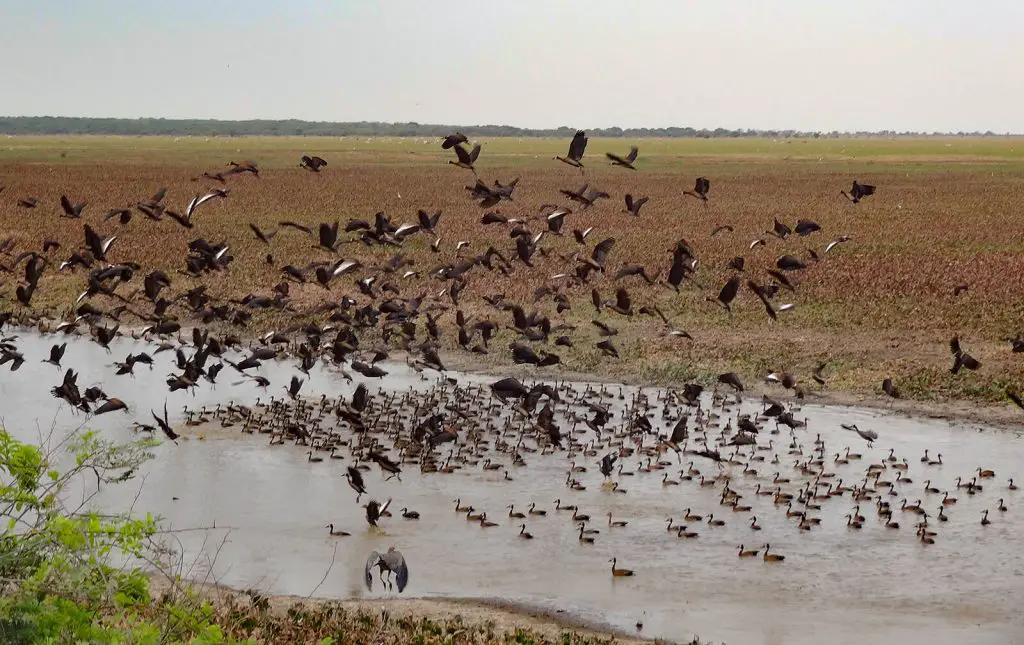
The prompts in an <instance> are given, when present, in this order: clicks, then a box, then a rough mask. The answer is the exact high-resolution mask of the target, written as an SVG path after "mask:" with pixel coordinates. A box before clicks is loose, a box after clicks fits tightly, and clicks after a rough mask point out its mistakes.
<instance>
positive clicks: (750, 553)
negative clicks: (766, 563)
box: [737, 544, 761, 558]
mask: <svg viewBox="0 0 1024 645" xmlns="http://www.w3.org/2000/svg"><path fill="white" fill-rule="evenodd" d="M737 548H738V549H739V550H740V551H739V554H738V555H739V557H741V558H752V557H754V556H755V555H757V554H758V553H760V552H761V550H760V549H747V550H746V551H744V550H743V545H742V544H741V545H739V546H738V547H737Z"/></svg>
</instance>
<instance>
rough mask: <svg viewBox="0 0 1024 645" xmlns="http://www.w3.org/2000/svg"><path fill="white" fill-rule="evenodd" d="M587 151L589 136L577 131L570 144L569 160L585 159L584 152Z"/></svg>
mask: <svg viewBox="0 0 1024 645" xmlns="http://www.w3.org/2000/svg"><path fill="white" fill-rule="evenodd" d="M586 149H587V134H586V133H585V132H584V131H583V130H577V131H576V134H575V136H573V138H572V141H571V142H570V143H569V158H570V159H575V160H576V161H579V160H580V159H582V158H583V152H584V151H585V150H586Z"/></svg>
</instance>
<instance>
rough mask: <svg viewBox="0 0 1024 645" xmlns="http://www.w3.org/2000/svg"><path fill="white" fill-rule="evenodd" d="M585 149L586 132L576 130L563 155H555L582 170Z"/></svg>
mask: <svg viewBox="0 0 1024 645" xmlns="http://www.w3.org/2000/svg"><path fill="white" fill-rule="evenodd" d="M586 149H587V133H586V132H584V131H583V130H577V131H576V134H575V135H574V136H573V138H572V141H570V142H569V152H568V153H567V154H566V156H564V157H555V159H558V160H559V161H561V162H563V163H567V164H569V165H570V166H574V167H576V168H579V169H580V170H581V171H582V170H583V153H584V151H585V150H586Z"/></svg>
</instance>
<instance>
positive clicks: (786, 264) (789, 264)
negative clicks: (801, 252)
mask: <svg viewBox="0 0 1024 645" xmlns="http://www.w3.org/2000/svg"><path fill="white" fill-rule="evenodd" d="M775 266H777V267H779V268H780V269H782V270H783V271H799V270H800V269H805V268H807V265H806V264H804V263H803V261H802V260H800V259H799V258H795V257H793V256H792V255H783V256H781V257H780V258H779V259H778V260H776V261H775Z"/></svg>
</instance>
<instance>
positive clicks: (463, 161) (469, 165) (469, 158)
mask: <svg viewBox="0 0 1024 645" xmlns="http://www.w3.org/2000/svg"><path fill="white" fill-rule="evenodd" d="M454 150H455V156H456V157H457V158H458V160H457V161H452V160H451V159H449V160H448V163H450V164H452V165H454V166H458V167H459V168H465V169H466V170H472V171H473V173H474V174H476V168H474V167H473V164H475V163H476V160H477V157H479V156H480V144H479V143H478V144H476V145H474V146H473V149H472V150H470V151H468V152H467V151H466V149H465V148H464V147H462V146H461V145H456V146H454Z"/></svg>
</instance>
